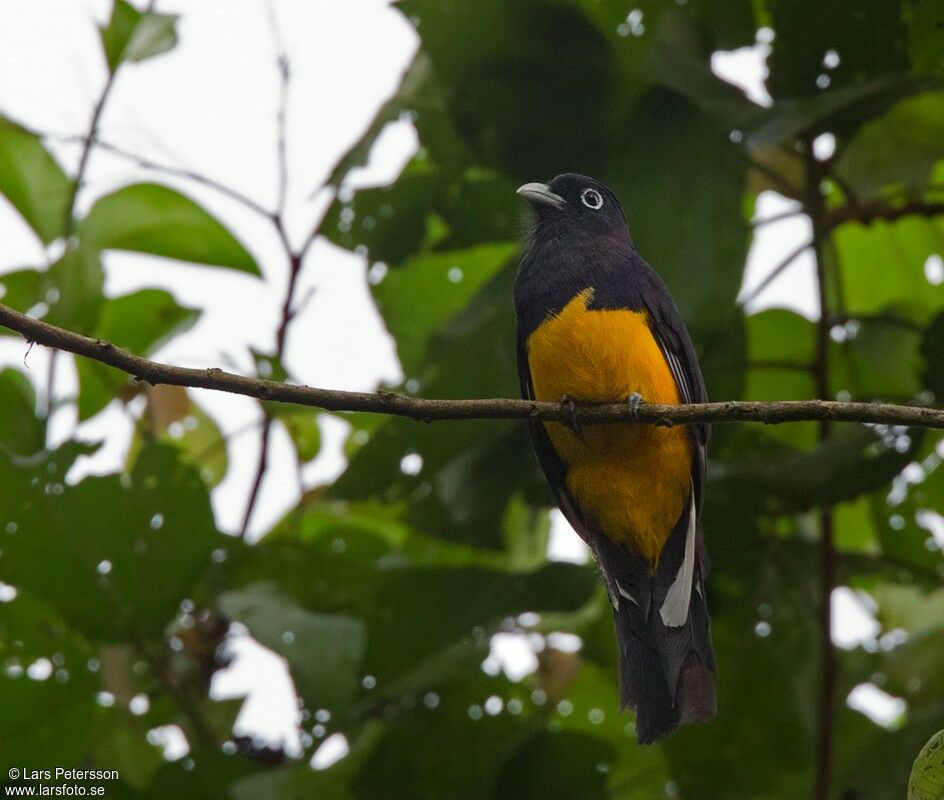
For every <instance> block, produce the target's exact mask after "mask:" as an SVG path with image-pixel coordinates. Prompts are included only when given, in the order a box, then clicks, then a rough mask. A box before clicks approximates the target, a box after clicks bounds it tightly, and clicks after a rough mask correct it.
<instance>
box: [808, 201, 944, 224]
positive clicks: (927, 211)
mask: <svg viewBox="0 0 944 800" xmlns="http://www.w3.org/2000/svg"><path fill="white" fill-rule="evenodd" d="M912 214H913V215H916V216H921V217H936V216H940V215H944V203H932V202H926V201H921V200H913V201H910V202H908V203H904V204H903V205H900V206H885V205H875V206H851V205H850V206H843V207H841V208H836V209H833V210H832V211H829V212H827V213H826V214H825V217H824V219H825V222H826V227H827V228H828V229H830V230H831V229H833V228H835V227H837V226H839V225H842V224H843V223H846V222H858V223H861V224H862V225H871V224H872V223H873V222H879V221H885V222H895V221H897V220H899V219H901V218H902V217H907V216H910V215H912Z"/></svg>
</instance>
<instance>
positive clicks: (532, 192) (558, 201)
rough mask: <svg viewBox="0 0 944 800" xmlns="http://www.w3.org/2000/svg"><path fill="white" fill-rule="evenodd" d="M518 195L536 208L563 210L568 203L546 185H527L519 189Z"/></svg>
mask: <svg viewBox="0 0 944 800" xmlns="http://www.w3.org/2000/svg"><path fill="white" fill-rule="evenodd" d="M518 194H519V195H520V196H521V197H523V198H524V199H525V200H527V201H528V202H529V203H531V204H532V205H535V206H553V207H554V208H563V207H564V206H565V205H567V201H566V200H565V199H564V198H563V197H561V196H560V195H559V194H554V192H552V191H551V189H550V187H549V186H548V185H547V184H546V183H526V184H525V185H524V186H519V187H518Z"/></svg>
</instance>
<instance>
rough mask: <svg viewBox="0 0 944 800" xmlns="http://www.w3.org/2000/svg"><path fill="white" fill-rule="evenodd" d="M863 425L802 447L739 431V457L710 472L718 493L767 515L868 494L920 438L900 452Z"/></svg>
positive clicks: (903, 460)
mask: <svg viewBox="0 0 944 800" xmlns="http://www.w3.org/2000/svg"><path fill="white" fill-rule="evenodd" d="M892 439H893V440H892V441H888V440H886V439H883V438H881V437H879V436H877V435H876V432H875V431H874V430H873V429H871V428H867V427H865V426H851V425H850V426H844V427H840V428H836V429H835V430H834V431H833V432H832V433H831V434H830V437H829V438H828V439H827V440H825V441H824V442H821V443H818V444H817V445H816V446H815V447H814V448H813V449H811V450H808V451H798V450H795V449H794V448H791V447H788V446H786V445H781V444H775V443H774V442H773V441H772V440H770V439H765V437H764V436H762V435H761V434H759V433H747V434H744V438H743V439H742V440H741V443H740V452H741V454H742V455H741V458H740V459H739V460H738V462H737V463H735V464H729V465H726V466H725V467H721V468H720V469H718V470H717V471H716V472H715V473H714V476H713V477H714V479H715V482H716V483H717V485H718V487H719V491H731V492H734V493H739V494H740V495H741V496H742V497H743V498H744V500H743V502H745V503H748V504H750V505H751V506H753V507H756V508H758V509H762V510H764V511H766V512H768V513H773V514H777V513H785V512H802V511H807V510H809V509H811V508H813V507H815V506H817V505H822V504H824V503H826V504H833V503H838V502H841V501H845V500H852V499H855V498H856V497H858V496H860V495H862V494H867V493H871V492H873V491H876V490H878V489H880V488H881V487H882V486H884V485H885V484H887V483H888V482H889V481H890V480H891V479H892V478H893V477H894V476H895V475H897V474H898V473H899V472H901V470H902V469H904V467H905V466H906V465H907V464H908V463H909V462H910V461H911V459H912V458H913V456H914V454H915V452H916V451H917V445H918V444H919V442H920V437H917V440H916V439H909V440H908V442H907V447H906V448H904V449H903V450H900V449H898V448H897V447H896V444H897V442H896V441H894V437H892Z"/></svg>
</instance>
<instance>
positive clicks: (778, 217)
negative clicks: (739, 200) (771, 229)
mask: <svg viewBox="0 0 944 800" xmlns="http://www.w3.org/2000/svg"><path fill="white" fill-rule="evenodd" d="M802 215H803V209H802V208H791V209H788V210H786V211H781V212H780V213H778V214H772V215H771V216H769V217H761V218H760V219H752V220H751V226H752V227H753V228H754V229H755V230H756V229H757V228H762V227H764V226H765V225H772V224H773V223H775V222H782V221H783V220H785V219H792V218H793V217H799V216H802Z"/></svg>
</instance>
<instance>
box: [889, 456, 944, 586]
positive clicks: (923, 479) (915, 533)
mask: <svg viewBox="0 0 944 800" xmlns="http://www.w3.org/2000/svg"><path fill="white" fill-rule="evenodd" d="M942 508H944V466H942V464H941V462H940V459H939V458H938V457H937V456H936V455H933V454H932V455H931V456H929V457H928V458H926V459H925V460H924V461H923V462H922V466H921V476H920V478H919V479H918V480H917V482H914V480H912V481H911V482H909V483H899V485H897V486H895V487H894V488H893V491H891V492H886V493H881V494H877V495H875V496H873V498H872V519H873V522H874V524H875V528H876V530H877V531H878V536H879V541H880V542H881V544H882V550H883V552H885V553H886V554H887V555H889V556H892V557H893V558H897V559H899V560H901V561H902V562H904V563H906V564H908V563H911V564H916V565H919V566H923V567H926V568H929V569H931V570H935V569H937V570H940V569H942V568H944V553H942V551H941V549H940V547H939V546H938V545H937V544H936V541H935V539H934V535H933V529H932V526H933V523H932V522H931V521H930V520H929V519H928V518H927V516H926V515H927V514H928V513H929V512H930V513H932V514H934V513H940V511H941V509H942Z"/></svg>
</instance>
